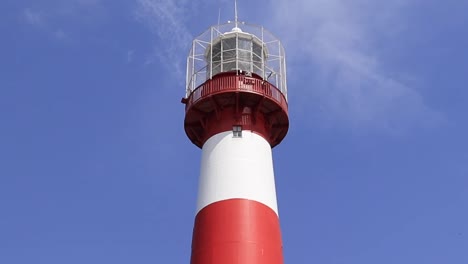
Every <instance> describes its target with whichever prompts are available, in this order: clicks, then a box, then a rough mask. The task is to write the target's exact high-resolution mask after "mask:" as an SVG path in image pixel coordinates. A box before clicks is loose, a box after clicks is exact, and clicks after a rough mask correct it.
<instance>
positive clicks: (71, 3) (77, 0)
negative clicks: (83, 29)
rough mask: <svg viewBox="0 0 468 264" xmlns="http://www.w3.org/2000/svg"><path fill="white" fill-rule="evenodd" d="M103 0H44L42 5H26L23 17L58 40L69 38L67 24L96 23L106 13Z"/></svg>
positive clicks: (22, 13)
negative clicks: (34, 6)
mask: <svg viewBox="0 0 468 264" xmlns="http://www.w3.org/2000/svg"><path fill="white" fill-rule="evenodd" d="M104 10H105V9H104V7H103V4H102V0H67V1H55V0H44V1H43V4H42V5H41V6H40V7H36V8H31V7H26V8H24V9H23V10H22V11H21V17H22V19H23V20H24V21H25V22H26V23H28V24H30V25H31V26H33V27H36V28H37V29H38V30H41V31H43V32H44V33H47V34H50V35H51V36H54V37H55V38H56V39H58V40H65V39H69V32H68V31H67V25H69V24H72V23H74V24H84V23H94V22H95V21H96V20H98V19H99V18H98V17H102V16H103V14H104V13H105V11H104Z"/></svg>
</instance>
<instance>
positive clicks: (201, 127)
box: [182, 11, 289, 264]
mask: <svg viewBox="0 0 468 264" xmlns="http://www.w3.org/2000/svg"><path fill="white" fill-rule="evenodd" d="M182 103H184V104H185V111H186V115H185V123H184V126H185V132H186V133H187V136H188V137H189V139H190V140H191V141H192V142H193V144H195V145H196V146H198V147H200V148H201V149H202V160H201V172H200V180H199V190H198V191H199V194H198V202H197V212H196V217H195V226H194V229H193V241H192V257H191V264H220V263H222V264H280V263H283V254H282V243H281V232H280V224H279V218H278V208H277V203H276V191H275V179H274V174H273V162H272V148H273V147H275V146H276V145H278V144H279V143H280V142H281V141H282V139H283V138H284V137H285V136H286V133H287V131H288V127H289V120H288V105H287V88H286V64H285V54H284V49H283V46H282V45H281V43H280V41H279V40H278V39H277V38H275V37H274V36H273V35H272V34H271V33H269V32H268V31H266V30H265V29H263V27H260V26H254V25H248V24H245V23H240V22H238V21H237V11H236V20H235V21H234V22H228V23H227V24H223V25H216V26H212V27H210V28H209V29H208V30H207V31H206V32H204V33H203V34H201V35H200V36H199V37H197V38H196V39H195V40H194V41H193V45H192V49H191V51H190V55H189V56H188V60H187V91H186V96H185V97H184V98H183V99H182Z"/></svg>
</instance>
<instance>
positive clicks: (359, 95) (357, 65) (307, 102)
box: [136, 0, 442, 133]
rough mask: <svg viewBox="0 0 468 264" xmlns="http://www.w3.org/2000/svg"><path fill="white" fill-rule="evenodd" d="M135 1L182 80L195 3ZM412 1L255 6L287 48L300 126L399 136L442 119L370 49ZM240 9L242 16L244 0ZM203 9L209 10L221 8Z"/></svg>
mask: <svg viewBox="0 0 468 264" xmlns="http://www.w3.org/2000/svg"><path fill="white" fill-rule="evenodd" d="M136 1H137V3H138V12H137V14H138V18H139V19H140V20H141V21H143V22H145V24H147V25H148V26H149V27H150V28H151V29H152V31H153V32H154V34H155V36H156V38H157V41H156V43H157V45H158V46H157V47H156V49H155V50H156V56H154V57H152V58H153V59H154V58H158V59H160V60H166V61H171V62H172V64H171V65H170V67H172V68H173V70H175V71H176V72H177V75H178V76H182V75H183V74H184V71H185V65H184V64H185V56H186V54H185V51H187V50H188V45H189V44H190V43H191V40H192V34H191V32H190V31H189V30H188V23H190V22H191V20H190V19H189V18H190V15H189V14H190V13H193V9H194V7H193V3H191V2H190V1H187V0H180V1H173V0H136ZM207 1H208V0H205V1H202V2H204V3H205V4H208V2H207ZM414 1H415V0H394V1H375V0H356V1H344V0H277V1H275V3H274V4H268V5H266V4H262V3H261V2H259V3H253V4H251V5H250V6H249V8H250V7H251V8H253V9H255V8H256V9H255V10H259V9H260V6H261V10H262V12H255V14H256V15H257V16H258V17H255V20H256V21H265V24H264V26H265V27H267V28H269V29H273V33H275V34H276V35H280V36H281V39H282V41H283V42H284V43H285V45H286V52H287V56H288V62H289V71H288V74H289V79H288V80H289V86H290V87H289V91H290V99H293V100H296V101H295V102H294V104H295V107H294V109H296V111H297V112H298V113H296V114H300V113H301V112H303V113H304V114H303V116H302V118H303V119H304V122H305V123H309V124H314V125H316V121H317V120H318V121H320V122H321V123H322V125H323V126H329V125H331V126H343V127H347V128H351V129H369V128H371V129H373V128H377V129H384V130H386V131H391V132H397V133H398V132H400V131H402V130H406V129H408V128H411V127H413V126H414V125H422V126H426V125H434V124H437V123H438V122H439V121H440V120H441V119H442V118H441V114H440V113H438V112H437V111H435V110H433V109H431V108H430V107H429V106H428V105H427V104H426V103H425V100H424V97H423V96H422V94H421V93H420V91H418V89H417V87H412V86H411V84H409V83H407V82H406V80H402V79H399V78H397V77H395V76H408V75H409V76H411V73H406V72H398V71H396V74H395V70H394V69H392V74H389V73H388V69H387V67H386V65H385V61H384V60H383V59H382V56H379V48H378V47H376V46H375V43H377V42H378V40H379V39H382V38H385V37H389V36H390V35H398V32H399V31H400V30H401V29H402V28H404V27H405V21H407V20H408V17H405V14H407V12H405V11H406V10H407V8H408V6H411V3H412V2H414ZM223 3H224V2H223ZM239 4H240V9H241V10H242V9H243V6H242V5H243V4H244V5H245V1H244V2H243V1H240V2H239ZM209 5H212V9H213V10H214V9H216V6H215V5H219V3H214V2H213V1H211V2H209ZM255 5H259V6H257V7H255ZM252 6H253V7H252ZM245 20H247V21H248V20H249V19H248V18H246V19H245ZM207 26H208V25H207ZM195 33H199V32H195ZM294 94H296V96H295V95H294ZM310 113H313V114H310ZM312 118H315V120H310V119H312Z"/></svg>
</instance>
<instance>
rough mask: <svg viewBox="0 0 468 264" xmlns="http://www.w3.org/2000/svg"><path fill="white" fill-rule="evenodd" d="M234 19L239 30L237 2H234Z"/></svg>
mask: <svg viewBox="0 0 468 264" xmlns="http://www.w3.org/2000/svg"><path fill="white" fill-rule="evenodd" d="M234 19H235V23H236V24H235V25H236V28H237V25H238V17H237V0H234Z"/></svg>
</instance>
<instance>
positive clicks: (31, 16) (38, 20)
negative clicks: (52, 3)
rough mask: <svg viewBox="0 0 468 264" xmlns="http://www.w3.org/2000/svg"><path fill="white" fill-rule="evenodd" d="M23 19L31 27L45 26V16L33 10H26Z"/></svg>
mask: <svg viewBox="0 0 468 264" xmlns="http://www.w3.org/2000/svg"><path fill="white" fill-rule="evenodd" d="M21 15H22V17H23V19H24V20H25V21H26V22H27V23H28V24H30V25H33V26H42V25H43V24H44V15H43V14H42V13H41V12H39V11H37V10H33V9H31V8H25V9H24V10H23V12H22V14H21Z"/></svg>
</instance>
